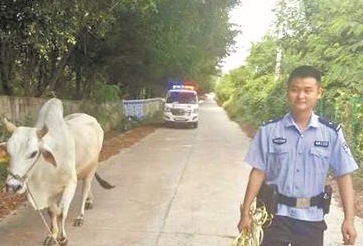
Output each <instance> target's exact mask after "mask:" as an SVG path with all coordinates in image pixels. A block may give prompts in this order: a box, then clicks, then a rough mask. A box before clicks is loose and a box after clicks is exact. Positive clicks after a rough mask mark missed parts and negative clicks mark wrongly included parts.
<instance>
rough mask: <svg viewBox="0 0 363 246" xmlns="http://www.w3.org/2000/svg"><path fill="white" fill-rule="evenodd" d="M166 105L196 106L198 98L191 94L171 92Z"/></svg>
mask: <svg viewBox="0 0 363 246" xmlns="http://www.w3.org/2000/svg"><path fill="white" fill-rule="evenodd" d="M166 103H181V104H196V103H197V96H196V95H195V94H194V93H189V92H174V91H173V92H169V93H168V96H167V98H166Z"/></svg>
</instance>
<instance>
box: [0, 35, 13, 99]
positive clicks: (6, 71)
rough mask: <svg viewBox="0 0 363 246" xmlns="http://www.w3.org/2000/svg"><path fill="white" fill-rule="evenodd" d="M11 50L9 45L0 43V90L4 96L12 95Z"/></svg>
mask: <svg viewBox="0 0 363 246" xmlns="http://www.w3.org/2000/svg"><path fill="white" fill-rule="evenodd" d="M12 51H13V50H12V48H11V47H10V45H9V43H7V42H4V41H0V79H1V88H2V91H3V93H4V94H5V95H8V96H11V95H13V88H12V86H11V77H12V71H13V67H14V62H13V60H14V58H13V54H12Z"/></svg>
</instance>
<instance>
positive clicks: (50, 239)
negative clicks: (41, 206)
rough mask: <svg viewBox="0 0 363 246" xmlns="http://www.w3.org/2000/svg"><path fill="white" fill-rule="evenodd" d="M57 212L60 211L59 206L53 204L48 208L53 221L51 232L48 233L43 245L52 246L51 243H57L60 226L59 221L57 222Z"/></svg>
mask: <svg viewBox="0 0 363 246" xmlns="http://www.w3.org/2000/svg"><path fill="white" fill-rule="evenodd" d="M57 213H58V209H57V206H55V205H52V206H50V207H49V209H48V214H49V216H50V221H51V228H50V230H51V233H50V234H48V235H47V237H46V238H45V239H44V242H43V245H44V246H51V245H55V244H56V240H57V236H58V232H59V227H58V223H57Z"/></svg>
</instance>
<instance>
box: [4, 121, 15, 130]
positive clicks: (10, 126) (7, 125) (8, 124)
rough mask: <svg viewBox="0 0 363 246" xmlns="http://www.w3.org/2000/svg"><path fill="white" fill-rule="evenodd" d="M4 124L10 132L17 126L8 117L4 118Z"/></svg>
mask: <svg viewBox="0 0 363 246" xmlns="http://www.w3.org/2000/svg"><path fill="white" fill-rule="evenodd" d="M4 125H5V128H6V130H8V132H9V133H13V132H14V131H15V129H16V126H15V125H14V124H13V123H11V122H10V121H8V120H7V119H6V118H4Z"/></svg>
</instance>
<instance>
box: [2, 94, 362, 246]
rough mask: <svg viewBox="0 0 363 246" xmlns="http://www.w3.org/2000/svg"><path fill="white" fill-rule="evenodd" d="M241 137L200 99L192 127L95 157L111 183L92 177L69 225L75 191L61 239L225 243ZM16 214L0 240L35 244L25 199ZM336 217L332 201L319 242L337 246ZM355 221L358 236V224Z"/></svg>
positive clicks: (235, 207) (236, 197) (240, 167)
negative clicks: (89, 201)
mask: <svg viewBox="0 0 363 246" xmlns="http://www.w3.org/2000/svg"><path fill="white" fill-rule="evenodd" d="M249 141H250V140H249V139H248V138H247V137H246V136H245V135H244V134H243V133H242V132H241V130H240V129H239V127H238V125H237V124H235V123H233V122H231V121H230V120H229V119H228V117H227V116H226V114H225V112H224V111H223V110H222V109H221V108H219V107H218V106H217V105H216V104H215V103H214V101H212V100H211V99H207V100H206V101H205V103H204V104H203V105H202V107H201V109H200V123H199V128H198V129H188V128H180V127H179V128H173V129H171V128H162V129H159V130H157V131H156V132H154V133H152V134H151V135H149V136H148V137H146V138H145V139H143V140H142V141H141V142H139V143H138V144H137V145H135V146H133V147H131V148H129V149H126V150H124V151H123V152H121V153H120V154H118V155H116V156H114V157H112V158H111V159H109V160H108V161H106V162H105V163H103V165H102V167H101V169H100V171H99V172H100V174H101V175H102V176H103V177H104V178H105V179H107V180H108V181H110V182H111V183H113V184H114V185H116V188H114V189H112V190H107V191H106V190H103V189H102V188H100V187H99V185H98V184H96V183H95V184H94V187H93V188H94V195H95V197H96V202H95V207H94V208H93V209H92V210H89V211H87V212H86V218H85V224H84V225H83V226H82V227H80V228H75V227H73V226H72V221H73V219H75V218H76V216H77V206H79V199H80V195H79V191H78V192H77V194H76V196H75V200H74V201H73V203H72V208H71V211H70V213H69V216H68V225H67V232H68V236H69V240H70V241H69V245H70V246H111V245H112V246H204V245H208V246H217V245H218V246H228V245H229V243H230V242H231V241H232V238H233V236H235V235H236V234H237V229H236V223H237V222H238V218H239V203H240V202H241V201H242V199H243V193H244V189H245V186H246V182H247V179H248V173H249V170H250V169H249V167H248V166H247V165H245V164H243V163H242V159H243V156H244V154H245V152H246V149H247V147H248V144H249ZM16 213H17V215H11V216H8V217H7V218H6V219H5V220H3V221H2V222H0V246H36V245H42V242H43V239H44V237H45V236H46V234H47V233H46V229H45V228H44V226H43V225H42V222H41V220H40V218H39V216H38V214H37V213H36V212H35V211H34V210H33V209H32V208H31V207H30V206H29V205H27V204H26V205H25V206H24V207H22V208H20V209H19V210H18V211H17V212H16ZM341 217H342V213H341V210H340V209H338V208H337V206H333V207H332V212H331V213H330V215H329V217H328V219H327V220H328V226H329V230H328V231H327V233H326V235H327V236H326V245H329V246H336V245H341V244H339V243H340V240H341V239H340V232H339V230H340V229H339V225H340V221H341ZM356 222H357V230H358V233H359V237H361V234H362V233H363V225H362V223H361V221H358V220H357V221H356ZM358 240H359V242H358V243H357V244H356V245H363V241H362V239H361V238H359V239H358Z"/></svg>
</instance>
